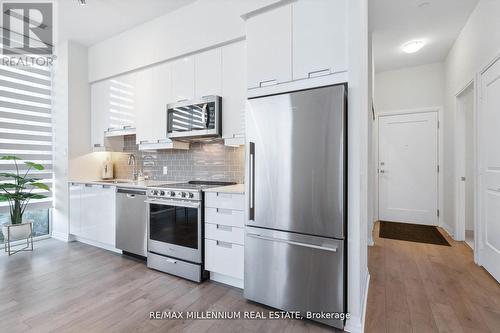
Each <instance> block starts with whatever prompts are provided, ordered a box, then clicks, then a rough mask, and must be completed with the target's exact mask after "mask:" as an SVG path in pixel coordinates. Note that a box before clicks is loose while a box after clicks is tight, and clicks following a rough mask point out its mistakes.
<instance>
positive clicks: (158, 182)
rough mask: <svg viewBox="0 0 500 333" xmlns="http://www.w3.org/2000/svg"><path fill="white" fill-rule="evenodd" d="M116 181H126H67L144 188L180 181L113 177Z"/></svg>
mask: <svg viewBox="0 0 500 333" xmlns="http://www.w3.org/2000/svg"><path fill="white" fill-rule="evenodd" d="M113 180H117V181H127V183H113V182H107V181H102V180H70V181H68V182H69V183H78V184H95V185H109V186H116V187H127V188H141V189H142V188H144V189H145V188H146V187H149V186H156V185H162V184H177V183H181V181H178V180H177V181H173V180H170V181H169V180H141V181H131V180H130V179H113Z"/></svg>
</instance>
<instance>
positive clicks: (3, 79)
mask: <svg viewBox="0 0 500 333" xmlns="http://www.w3.org/2000/svg"><path fill="white" fill-rule="evenodd" d="M51 86H52V73H51V68H47V67H38V66H34V65H33V66H18V67H13V66H5V65H1V64H0V156H4V155H15V156H18V157H20V158H22V159H23V161H17V163H18V165H19V169H20V170H24V171H26V169H27V166H26V165H24V163H23V162H24V161H32V162H35V163H40V164H42V165H43V166H44V167H45V170H41V171H37V170H33V169H32V170H31V171H30V174H31V175H32V176H33V177H35V178H38V179H41V180H40V181H41V182H43V183H45V184H47V185H48V186H49V188H50V189H51V190H50V192H47V191H44V190H41V189H34V190H33V191H32V192H33V193H40V194H44V195H47V198H45V199H39V200H32V201H30V205H31V207H32V208H47V207H50V206H51V205H52V183H53V168H52V155H53V151H52V115H51V109H52V103H51ZM15 171H16V168H15V164H14V161H9V160H5V161H4V160H0V172H9V173H15ZM0 182H7V179H6V178H2V177H0ZM7 207H8V202H0V211H5V210H7Z"/></svg>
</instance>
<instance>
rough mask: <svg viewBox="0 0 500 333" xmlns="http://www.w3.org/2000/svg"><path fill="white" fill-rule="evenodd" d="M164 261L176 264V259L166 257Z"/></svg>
mask: <svg viewBox="0 0 500 333" xmlns="http://www.w3.org/2000/svg"><path fill="white" fill-rule="evenodd" d="M165 261H166V262H168V263H171V264H177V260H174V259H170V258H167V259H165Z"/></svg>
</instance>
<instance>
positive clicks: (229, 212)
mask: <svg viewBox="0 0 500 333" xmlns="http://www.w3.org/2000/svg"><path fill="white" fill-rule="evenodd" d="M216 211H217V214H224V215H233V211H232V210H231V209H223V208H216Z"/></svg>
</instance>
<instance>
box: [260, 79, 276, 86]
mask: <svg viewBox="0 0 500 333" xmlns="http://www.w3.org/2000/svg"><path fill="white" fill-rule="evenodd" d="M275 84H278V80H276V79H274V80H266V81H260V82H259V87H267V86H272V85H275Z"/></svg>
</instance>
